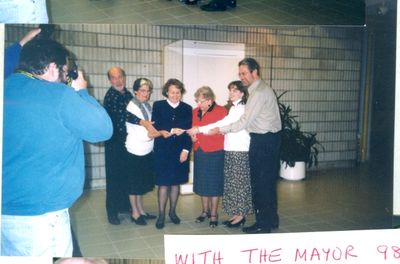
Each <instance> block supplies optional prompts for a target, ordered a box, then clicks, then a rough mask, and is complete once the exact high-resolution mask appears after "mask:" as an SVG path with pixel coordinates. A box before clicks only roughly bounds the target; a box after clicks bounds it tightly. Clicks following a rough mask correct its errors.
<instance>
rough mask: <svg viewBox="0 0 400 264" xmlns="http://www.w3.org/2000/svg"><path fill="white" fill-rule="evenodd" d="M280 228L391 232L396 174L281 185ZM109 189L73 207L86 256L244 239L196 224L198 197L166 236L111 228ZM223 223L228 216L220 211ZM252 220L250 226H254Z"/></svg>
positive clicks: (330, 173)
mask: <svg viewBox="0 0 400 264" xmlns="http://www.w3.org/2000/svg"><path fill="white" fill-rule="evenodd" d="M278 196H279V197H278V198H279V215H280V227H279V229H278V230H275V231H274V232H275V233H288V232H310V231H328V230H331V231H337V230H363V229H386V228H391V227H392V196H393V195H392V176H391V171H390V169H387V170H386V169H384V168H383V167H382V166H368V165H363V166H360V167H358V168H353V169H332V170H322V171H319V172H316V171H314V172H308V175H307V177H306V179H305V180H303V181H296V182H291V181H286V180H280V181H279V183H278ZM104 200H105V192H104V190H93V191H87V192H86V193H85V194H84V195H83V197H82V198H81V199H80V200H79V201H78V203H77V204H76V205H75V206H74V207H73V208H72V210H71V215H72V222H73V226H74V230H75V232H76V234H77V237H78V240H79V243H80V247H81V250H82V253H83V255H84V256H103V257H108V258H135V259H136V258H151V259H157V258H160V259H162V258H163V257H164V245H163V235H164V234H243V233H242V232H241V230H240V229H239V228H237V229H229V228H226V227H224V226H221V225H219V226H218V227H217V228H215V229H210V228H209V227H208V222H204V223H201V224H198V223H195V222H194V219H195V217H197V216H198V214H199V213H200V212H201V207H200V200H199V198H198V197H197V196H196V195H185V196H182V197H181V199H180V201H179V205H178V215H179V216H180V217H181V219H182V223H181V224H180V225H173V224H172V223H170V222H167V223H166V227H165V228H164V229H163V230H162V231H160V230H157V229H156V228H155V226H154V224H155V221H154V220H152V221H150V222H149V223H148V225H147V226H138V225H135V224H133V223H131V222H130V220H129V216H128V215H121V219H122V224H121V225H120V226H112V225H110V224H108V222H107V217H106V212H105V208H104ZM145 207H146V208H147V210H148V211H149V212H151V213H156V211H157V209H156V208H157V202H156V194H155V193H154V192H153V193H150V194H148V195H146V196H145ZM219 215H220V221H223V220H225V219H226V218H227V216H226V215H225V214H224V213H223V212H220V213H219ZM253 221H254V216H249V217H248V219H247V223H246V225H250V224H252V223H253Z"/></svg>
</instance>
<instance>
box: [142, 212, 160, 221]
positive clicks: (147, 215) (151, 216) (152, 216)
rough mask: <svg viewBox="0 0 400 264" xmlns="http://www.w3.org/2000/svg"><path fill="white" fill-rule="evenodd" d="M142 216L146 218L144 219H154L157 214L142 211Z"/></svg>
mask: <svg viewBox="0 0 400 264" xmlns="http://www.w3.org/2000/svg"><path fill="white" fill-rule="evenodd" d="M142 216H143V217H144V219H146V220H152V219H156V218H157V216H155V215H151V214H149V213H144V214H142Z"/></svg>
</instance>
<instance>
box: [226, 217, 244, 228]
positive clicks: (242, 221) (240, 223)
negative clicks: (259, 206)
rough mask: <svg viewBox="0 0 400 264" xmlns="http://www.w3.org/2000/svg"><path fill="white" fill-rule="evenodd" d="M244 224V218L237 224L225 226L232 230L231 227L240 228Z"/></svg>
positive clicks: (230, 223)
mask: <svg viewBox="0 0 400 264" xmlns="http://www.w3.org/2000/svg"><path fill="white" fill-rule="evenodd" d="M245 223H246V218H244V217H243V218H242V219H241V220H240V221H239V222H237V223H234V224H233V223H232V222H229V223H228V224H227V225H226V227H229V228H233V227H240V226H242V225H244V224H245Z"/></svg>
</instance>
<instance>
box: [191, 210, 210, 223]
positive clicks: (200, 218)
mask: <svg viewBox="0 0 400 264" xmlns="http://www.w3.org/2000/svg"><path fill="white" fill-rule="evenodd" d="M206 218H210V213H207V212H202V213H201V215H200V216H199V217H197V218H196V220H195V222H196V223H202V222H204V220H206Z"/></svg>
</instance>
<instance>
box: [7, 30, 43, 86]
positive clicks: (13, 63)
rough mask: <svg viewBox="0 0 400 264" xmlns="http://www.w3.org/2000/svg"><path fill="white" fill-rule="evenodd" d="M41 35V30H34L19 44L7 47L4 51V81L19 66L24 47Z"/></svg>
mask: <svg viewBox="0 0 400 264" xmlns="http://www.w3.org/2000/svg"><path fill="white" fill-rule="evenodd" d="M39 33H40V28H35V29H32V30H31V31H29V32H28V34H26V35H25V36H24V37H23V38H22V39H21V40H20V41H19V42H16V43H14V44H12V45H11V46H9V47H7V48H6V49H5V51H4V79H5V78H7V77H8V76H9V75H11V74H12V73H13V72H14V71H15V69H16V68H17V66H18V63H19V57H20V54H21V49H22V47H23V46H24V45H25V44H26V43H27V42H28V41H30V40H32V39H33V38H34V37H36V35H37V34H39Z"/></svg>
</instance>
